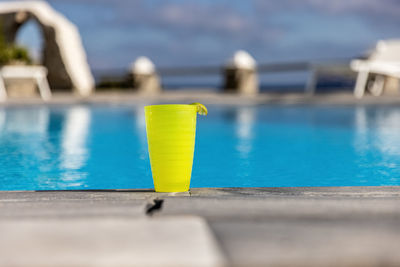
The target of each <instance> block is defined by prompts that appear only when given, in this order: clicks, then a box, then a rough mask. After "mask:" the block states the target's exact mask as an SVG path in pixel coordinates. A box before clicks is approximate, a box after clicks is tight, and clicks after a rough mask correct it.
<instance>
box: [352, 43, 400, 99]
mask: <svg viewBox="0 0 400 267" xmlns="http://www.w3.org/2000/svg"><path fill="white" fill-rule="evenodd" d="M350 67H351V68H352V69H353V70H354V71H356V72H358V76H357V80H356V85H355V87H354V95H355V97H357V98H361V97H363V96H364V94H365V91H366V90H367V88H368V90H369V91H370V92H371V93H372V94H373V95H376V96H379V95H381V94H382V93H383V89H384V84H385V79H386V77H394V78H397V79H400V40H386V41H379V42H378V43H377V45H376V48H375V50H374V51H372V53H370V55H369V57H368V58H367V59H365V60H360V59H356V60H353V61H351V64H350ZM371 74H373V75H375V79H374V80H371V79H370V78H371ZM369 83H370V84H369Z"/></svg>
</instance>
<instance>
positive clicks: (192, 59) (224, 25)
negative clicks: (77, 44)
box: [49, 0, 400, 67]
mask: <svg viewBox="0 0 400 267" xmlns="http://www.w3.org/2000/svg"><path fill="white" fill-rule="evenodd" d="M49 2H50V3H51V4H52V5H53V6H54V7H55V8H56V9H58V10H60V11H62V12H63V13H64V14H65V15H66V16H67V17H69V18H70V19H71V20H72V21H73V22H75V23H76V24H77V25H78V27H79V29H80V31H81V33H82V38H83V40H84V43H85V45H86V48H87V50H88V54H89V59H90V61H91V63H92V65H97V66H99V65H101V67H107V66H108V65H112V66H128V65H129V63H130V61H131V60H133V59H134V58H135V57H137V56H141V55H147V56H150V57H151V58H153V59H154V60H155V61H156V64H162V65H170V64H177V65H196V64H218V63H220V62H223V61H224V60H226V58H227V57H229V56H230V55H231V54H232V53H233V52H234V51H235V50H237V49H246V50H248V51H250V53H252V54H253V55H254V56H255V57H256V58H257V59H258V58H259V59H261V60H270V61H279V60H280V59H290V58H296V59H297V58H309V57H315V58H318V57H326V51H324V47H330V51H334V52H332V53H330V55H332V57H333V56H340V55H345V56H348V55H351V54H358V53H360V51H362V50H363V49H365V48H366V47H368V46H370V45H371V43H373V42H374V41H375V40H376V39H379V38H387V37H394V36H396V34H397V28H398V27H397V25H398V22H399V19H398V18H397V17H398V15H397V14H400V4H398V2H397V1H394V0H335V1H327V0H280V1H264V0H247V1H246V0H243V1H229V0H214V1H211V0H204V1H195V0H185V1H183V0H130V1H127V0H51V1H49ZM330 33H332V34H330ZM335 48H336V49H335ZM358 50H360V51H358ZM99 62H100V63H99Z"/></svg>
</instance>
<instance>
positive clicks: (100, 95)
mask: <svg viewBox="0 0 400 267" xmlns="http://www.w3.org/2000/svg"><path fill="white" fill-rule="evenodd" d="M191 102H202V103H204V104H218V105H221V104H222V105H260V104H281V105H291V104H314V105H359V104H367V105H368V104H400V95H384V96H380V97H374V96H371V95H366V96H364V97H363V98H362V99H356V98H354V96H353V94H352V92H333V93H324V94H315V95H308V94H305V93H284V94H282V93H281V94H279V93H260V94H258V95H254V96H243V95H238V94H229V93H217V92H212V91H210V90H208V89H204V90H192V91H184V90H179V91H167V92H163V93H160V94H157V95H142V94H138V93H135V92H133V91H118V90H116V91H99V92H96V93H94V94H93V95H91V96H89V97H86V98H82V97H79V96H76V95H73V94H70V93H54V94H53V97H52V98H51V99H50V100H49V101H47V102H46V103H47V104H49V105H52V104H55V105H60V104H61V105H62V104H139V105H145V104H151V103H191ZM43 103H44V101H43V100H42V99H40V98H10V99H8V100H7V101H6V102H3V103H0V106H15V105H37V104H43Z"/></svg>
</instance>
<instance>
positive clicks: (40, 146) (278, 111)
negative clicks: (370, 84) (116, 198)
mask: <svg viewBox="0 0 400 267" xmlns="http://www.w3.org/2000/svg"><path fill="white" fill-rule="evenodd" d="M355 185H400V107H397V106H302V105H290V106H282V105H265V106H245V107H234V106H229V107H225V106H224V107H222V106H209V116H207V117H199V118H198V128H197V139H196V151H195V159H194V168H193V174H192V187H231V186H355ZM152 186H153V184H152V178H151V171H150V163H149V159H148V154H147V143H146V134H145V123H144V114H143V107H141V106H128V105H125V106H120V105H116V106H112V105H77V106H63V107H58V106H57V107H47V106H32V107H8V108H3V109H0V190H41V189H114V188H151V187H152Z"/></svg>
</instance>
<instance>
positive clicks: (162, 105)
mask: <svg viewBox="0 0 400 267" xmlns="http://www.w3.org/2000/svg"><path fill="white" fill-rule="evenodd" d="M144 108H145V109H151V108H189V109H195V110H197V106H196V105H190V104H159V105H147V106H144Z"/></svg>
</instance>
